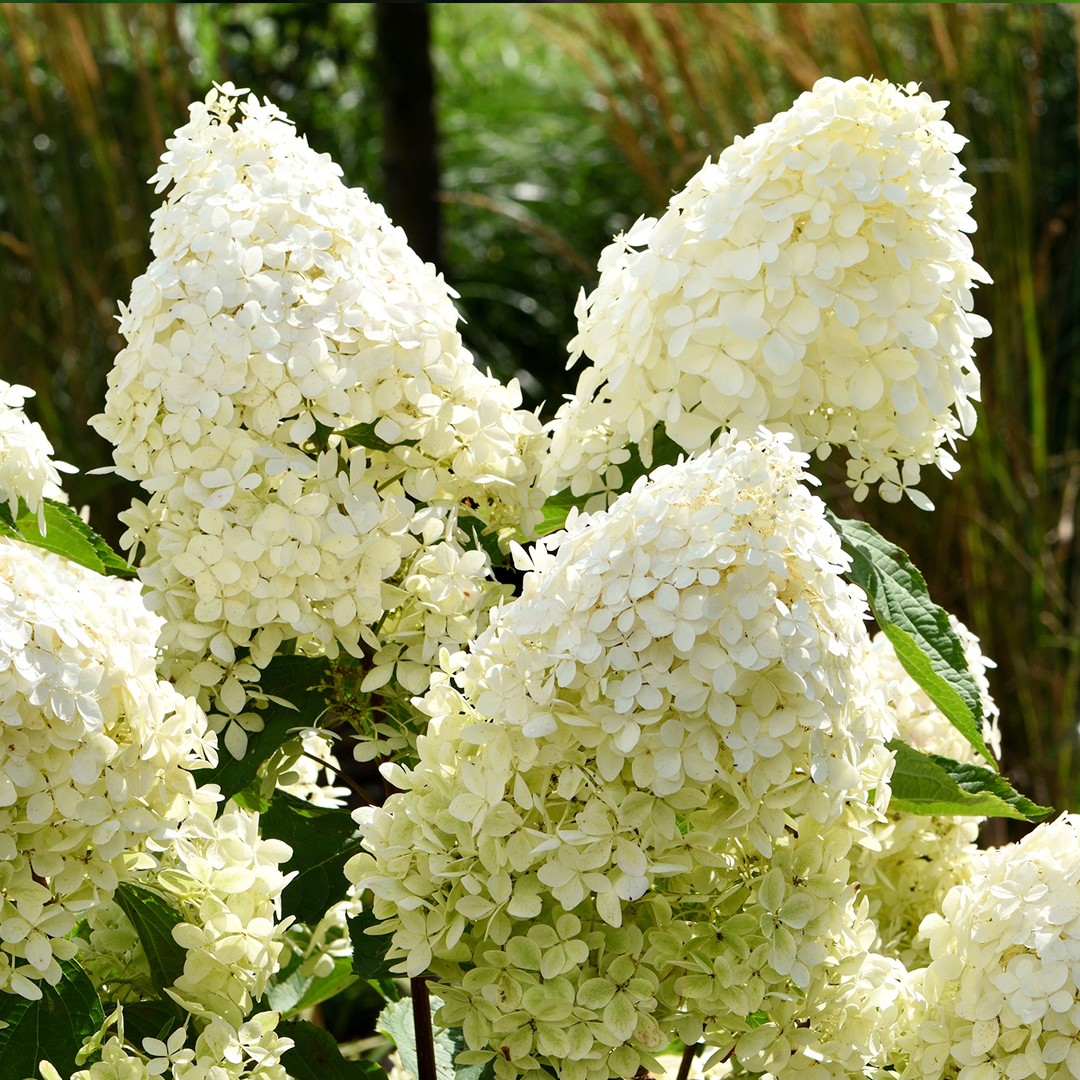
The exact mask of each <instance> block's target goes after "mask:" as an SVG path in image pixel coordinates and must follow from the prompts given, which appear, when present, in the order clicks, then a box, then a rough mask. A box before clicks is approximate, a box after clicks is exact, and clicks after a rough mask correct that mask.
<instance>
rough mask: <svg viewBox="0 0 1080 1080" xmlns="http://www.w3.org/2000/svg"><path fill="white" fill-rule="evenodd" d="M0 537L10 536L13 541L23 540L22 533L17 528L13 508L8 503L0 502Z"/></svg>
mask: <svg viewBox="0 0 1080 1080" xmlns="http://www.w3.org/2000/svg"><path fill="white" fill-rule="evenodd" d="M0 536H10V537H11V539H12V540H21V539H22V533H20V532H19V530H18V529H17V528H16V527H15V519H14V518H13V517H12V516H11V508H10V507H9V506H8V504H7V503H6V502H0Z"/></svg>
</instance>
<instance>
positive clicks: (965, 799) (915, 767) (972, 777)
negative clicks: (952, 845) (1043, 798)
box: [889, 739, 1054, 821]
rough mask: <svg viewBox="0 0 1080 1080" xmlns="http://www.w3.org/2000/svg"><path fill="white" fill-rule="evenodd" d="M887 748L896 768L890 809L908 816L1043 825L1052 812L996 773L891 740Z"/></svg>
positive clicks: (891, 784) (891, 785)
mask: <svg viewBox="0 0 1080 1080" xmlns="http://www.w3.org/2000/svg"><path fill="white" fill-rule="evenodd" d="M889 749H890V750H892V751H893V752H894V753H895V754H896V767H895V768H894V770H893V775H892V779H891V781H890V782H889V786H890V788H891V789H892V797H891V799H890V801H889V808H890V810H900V811H904V812H906V813H909V814H936V815H950V816H952V815H970V816H977V817H1005V818H1014V819H1015V820H1017V821H1042V820H1043V818H1046V817H1049V816H1050V815H1051V814H1052V813H1053V812H1054V811H1053V810H1052V809H1050V808H1048V807H1045V806H1037V805H1036V804H1035V803H1033V802H1032V801H1031V800H1030V799H1028V798H1026V797H1025V796H1023V795H1021V794H1020V793H1019V792H1018V791H1016V789H1015V788H1013V787H1012V785H1011V784H1010V783H1009V782H1008V780H1006V779H1005V778H1004V777H1003V776H1002V775H1001V774H1000V773H996V772H992V771H991V770H990V769H986V768H984V767H983V766H981V765H965V764H963V763H962V762H959V761H953V760H952V759H951V758H946V757H941V756H940V755H938V754H924V753H922V751H920V750H916V749H914V748H913V747H911V746H908V745H907V744H906V743H902V742H900V741H899V740H898V739H894V740H893V741H892V742H890V743H889Z"/></svg>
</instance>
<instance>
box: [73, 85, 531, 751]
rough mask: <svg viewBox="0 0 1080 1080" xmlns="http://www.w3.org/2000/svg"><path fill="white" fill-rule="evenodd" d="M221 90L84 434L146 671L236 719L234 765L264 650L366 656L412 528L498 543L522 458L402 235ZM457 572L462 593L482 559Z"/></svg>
mask: <svg viewBox="0 0 1080 1080" xmlns="http://www.w3.org/2000/svg"><path fill="white" fill-rule="evenodd" d="M242 93H243V92H242V91H238V90H235V89H234V88H233V87H231V86H224V87H220V88H218V89H215V90H214V91H212V92H211V93H210V94H209V95H208V96H207V99H206V101H205V102H202V103H198V104H195V105H193V106H192V107H191V118H190V121H189V123H188V124H187V125H186V126H184V127H182V128H180V129H179V130H178V131H177V132H176V134H175V136H174V137H173V138H172V139H170V140H169V143H168V147H169V149H168V151H167V152H166V154H165V155H164V157H163V159H162V164H161V166H160V168H159V170H158V172H157V173H156V175H155V177H154V178H153V179H154V180H155V181H156V182H157V185H158V190H164V189H165V188H169V187H171V192H170V194H169V196H168V198H167V199H166V201H165V203H164V205H163V206H162V207H161V208H160V209H159V210H158V211H157V212H156V213H155V214H154V224H153V228H152V231H151V247H152V250H153V255H154V259H153V261H152V262H151V264H150V266H149V268H148V270H147V272H146V273H145V274H143V275H142V276H141V277H140V278H138V279H137V280H136V281H135V282H134V284H133V286H132V294H131V299H130V302H129V304H128V305H127V306H124V307H123V308H122V318H121V321H120V329H121V332H122V333H123V334H124V336H125V338H126V339H127V343H128V344H127V347H126V348H125V349H124V350H123V351H122V352H121V353H120V355H119V356H118V357H117V359H116V364H115V366H114V368H113V371H112V372H111V374H110V376H109V391H108V395H107V398H106V405H105V410H104V412H103V413H102V414H101V415H99V416H97V417H95V418H94V419H93V420H92V424H93V425H94V426H95V427H96V429H97V430H98V431H99V432H100V433H101V434H102V435H104V436H105V437H106V438H108V439H109V440H110V441H111V442H112V443H113V444H114V446H115V451H114V459H115V461H116V466H117V470H118V471H119V472H120V473H121V474H122V475H124V476H126V477H128V478H130V479H136V480H138V481H139V482H140V483H141V484H142V485H143V487H144V488H145V489H146V490H147V492H148V493H149V500H148V502H147V503H145V504H143V503H136V504H135V505H134V506H133V507H132V509H131V510H130V512H128V513H126V514H125V515H123V517H124V520H125V522H126V524H127V525H128V532H127V534H126V536H125V538H124V541H123V543H124V545H125V546H126V547H135V546H138V545H141V546H142V547H143V548H144V555H143V558H142V569H141V573H142V577H143V580H144V582H145V583H146V585H147V586H148V600H149V603H150V604H151V606H152V607H153V608H154V609H155V610H157V611H159V612H160V613H161V614H162V616H163V617H164V618H165V619H166V621H167V626H166V630H165V634H164V638H163V645H164V647H165V649H166V652H167V655H168V657H169V659H170V663H169V665H168V668H167V670H168V673H169V674H170V676H171V677H173V678H174V679H175V681H176V683H177V685H178V686H179V687H180V688H181V689H182V690H184V691H185V692H189V693H192V694H197V695H198V696H199V699H200V701H201V702H202V703H203V704H204V705H207V706H208V705H209V704H210V702H211V701H213V704H214V706H215V708H216V709H218V710H220V712H221V714H222V715H223V716H226V717H230V716H232V717H237V718H238V719H239V723H237V724H232V725H231V726H230V727H229V730H228V732H227V734H226V745H227V746H228V747H229V749H230V751H231V752H232V753H234V754H236V755H241V754H243V752H244V749H245V744H246V735H245V731H246V730H256V729H257V728H258V723H259V722H258V719H257V717H254V716H253V715H252V714H250V713H245V711H244V710H245V705H246V699H247V695H246V687H247V686H248V685H250V684H251V683H252V682H254V681H256V680H257V678H258V673H259V671H260V669H261V668H263V667H265V665H266V664H267V663H268V662H269V659H270V658H271V657H272V656H273V655H274V653H275V652H276V651H277V649H278V646H279V645H280V644H281V643H282V642H283V641H289V640H293V639H296V640H297V641H298V642H299V645H300V647H301V648H302V649H305V650H307V651H309V652H310V651H317V652H325V653H326V654H328V655H331V656H333V655H335V654H336V652H337V650H338V649H339V647H340V648H343V649H345V650H346V651H347V652H349V653H351V654H353V655H359V653H360V651H361V649H362V648H364V647H367V649H369V650H375V649H377V648H379V647H380V646H381V645H382V644H384V641H383V640H382V639H381V638H379V637H378V636H376V635H375V634H374V632H373V630H372V627H374V626H375V625H376V624H378V623H379V622H380V620H381V619H383V617H384V616H385V615H387V613H390V614H391V616H392V614H393V610H394V607H395V603H396V601H397V599H398V598H399V597H400V595H401V590H402V589H405V591H407V587H406V586H405V585H404V584H403V581H402V578H403V577H404V576H406V575H407V574H408V573H410V568H411V566H412V562H413V558H414V556H415V555H416V553H417V552H418V551H419V550H420V549H421V548H422V547H423V546H424V545H425V544H429V543H431V541H430V540H429V539H428V538H427V535H426V534H427V533H428V532H429V531H430V530H431V529H435V530H436V531H438V532H439V533H440V535H441V538H442V539H443V540H444V541H445V542H446V543H449V544H451V545H452V546H453V545H455V544H458V543H459V541H460V542H461V543H464V541H465V532H464V531H459V529H458V514H459V512H460V513H461V514H462V515H464V514H466V513H467V514H468V515H469V516H471V517H474V518H476V519H479V522H480V527H481V528H483V527H484V526H487V527H489V528H491V529H494V530H496V531H497V532H498V533H499V535H500V537H502V538H503V539H504V540H506V539H507V538H508V537H509V536H510V535H511V534H513V533H514V531H515V530H516V529H517V528H519V527H521V528H524V529H525V530H528V529H529V528H531V527H532V525H533V524H534V523H535V522H536V521H537V520H538V518H539V503H540V502H541V501H542V495H541V493H540V492H539V491H538V490H537V489H536V488H535V485H534V479H535V476H536V473H537V471H538V468H539V455H540V452H541V448H542V444H543V435H542V431H541V428H540V424H539V422H538V420H537V419H536V417H535V416H534V415H533V414H531V413H528V412H525V411H523V410H521V409H520V408H519V407H518V406H520V404H521V395H520V391H519V389H518V387H517V386H516V385H514V384H511V385H510V386H502V385H501V384H499V383H498V382H497V381H496V380H494V379H493V378H491V377H490V376H486V375H483V374H481V373H480V372H479V371H478V370H477V369H476V368H475V367H474V366H473V362H472V358H471V356H470V355H469V353H468V352H467V351H466V350H465V349H464V348H463V346H462V342H461V338H460V335H459V333H458V331H457V328H456V323H457V313H456V311H455V309H454V306H453V303H452V299H451V298H452V295H453V294H452V292H451V290H450V289H449V288H448V287H447V285H446V284H445V282H444V281H443V280H442V278H441V277H440V276H438V275H437V274H436V273H435V270H434V268H433V267H432V266H431V265H429V264H424V263H423V262H421V260H420V259H419V257H418V256H417V255H416V254H415V253H414V252H413V251H412V250H411V249H410V248H409V246H408V244H407V242H406V239H405V235H404V233H403V232H402V231H401V230H400V229H397V228H395V227H394V226H393V225H392V224H391V223H390V221H389V219H388V218H387V216H386V214H385V212H384V211H383V210H382V208H381V207H379V206H377V205H375V204H373V203H371V202H369V201H368V199H367V196H366V195H365V194H364V193H363V192H362V191H360V190H357V189H350V188H347V187H345V185H344V184H343V183H342V182H341V171H340V169H339V168H338V167H337V166H336V165H335V164H334V163H333V162H332V161H331V160H330V159H329V158H328V157H327V156H326V155H320V154H317V153H315V151H313V150H312V149H311V148H310V147H309V146H308V145H307V143H306V141H305V140H304V139H303V138H302V137H300V136H299V135H297V134H296V132H295V131H294V129H293V127H292V126H291V124H290V123H289V122H288V120H287V118H286V117H285V116H284V115H283V114H282V113H281V112H280V111H279V110H278V109H276V108H275V107H274V106H273V105H271V104H269V103H268V102H267V103H264V104H260V103H259V102H258V100H257V99H256V98H254V97H249V98H247V99H246V100H243V101H239V100H238V98H239V96H240V95H241V94H242ZM346 431H349V432H351V433H350V434H348V435H346V434H342V433H343V432H346ZM465 562H466V563H467V564H468V573H469V574H471V575H473V589H474V591H478V592H479V591H483V589H484V588H485V587H486V584H485V578H486V574H487V572H488V567H487V563H486V560H484V559H482V558H479V559H471V558H468V557H466V558H465ZM462 565H463V564H462V562H461V559H460V558H459V562H458V565H457V566H456V567H455V568H454V569H453V570H452V571H448V573H449V576H450V577H452V578H455V579H456V577H457V576H459V575H460V572H461V571H462ZM435 592H438V589H436V590H435ZM440 602H441V601H440ZM444 625H445V620H443V621H440V620H433V621H429V623H428V624H427V625H426V628H425V630H424V632H430V633H432V634H435V635H437V634H438V633H439V632H440V628H441V627H443V626H444ZM459 640H460V639H459V638H458V637H455V636H453V635H451V637H450V639H449V642H448V644H451V645H456V644H457V643H458V642H459ZM439 644H443V642H442V641H439V640H436V641H435V642H434V643H433V645H432V647H423V648H420V649H419V650H418V651H419V653H421V654H427V653H431V652H432V651H433V649H437V646H438V645H439ZM413 662H420V663H425V662H426V661H415V658H414V657H412V656H410V657H409V658H408V663H413ZM414 674H415V673H414ZM413 681H414V682H415V683H416V685H417V686H419V685H420V683H421V681H422V680H421V679H420V678H419V676H416V677H415V678H414V680H413ZM420 688H421V689H422V688H423V687H420ZM215 722H217V723H220V721H215Z"/></svg>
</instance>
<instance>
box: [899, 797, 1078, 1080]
mask: <svg viewBox="0 0 1080 1080" xmlns="http://www.w3.org/2000/svg"><path fill="white" fill-rule="evenodd" d="M922 933H923V935H924V936H925V937H926V938H927V939H928V940H929V944H930V963H929V966H928V967H927V968H926V969H925V970H919V971H916V972H914V973H913V975H912V977H911V980H910V981H911V984H912V996H913V1004H912V1006H911V1008H910V1011H909V1012H908V1014H907V1016H906V1018H905V1020H904V1022H903V1025H902V1027H903V1033H902V1037H901V1040H900V1051H901V1054H902V1055H903V1059H902V1060H906V1067H905V1068H904V1069H903V1070H902V1072H901V1075H902V1076H903V1077H904V1078H905V1080H938V1078H939V1077H948V1078H950V1080H952V1078H954V1077H955V1078H957V1080H980V1078H991V1077H1009V1078H1014V1077H1015V1078H1018V1080H1022V1078H1025V1077H1031V1076H1035V1077H1039V1078H1040V1080H1043V1078H1046V1080H1051V1078H1052V1080H1066V1078H1074V1077H1076V1076H1078V1075H1080V1049H1078V1047H1080V978H1078V976H1077V951H1078V944H1077V943H1078V942H1080V817H1077V816H1076V815H1075V814H1066V815H1064V816H1062V817H1060V818H1058V819H1057V820H1056V821H1054V822H1053V823H1051V824H1046V825H1040V826H1039V827H1038V828H1036V829H1035V830H1034V831H1033V832H1031V833H1029V834H1028V835H1027V836H1025V837H1024V838H1023V839H1022V840H1021V841H1019V842H1018V843H1015V844H1008V845H1006V846H1004V847H1001V848H995V849H992V850H990V851H985V852H981V853H980V855H979V860H978V863H977V865H976V866H975V867H974V869H973V871H972V873H971V874H970V877H969V880H968V881H966V882H964V883H961V884H958V885H956V886H954V887H953V888H952V889H950V890H949V892H948V893H947V894H946V896H945V898H944V901H943V902H942V906H941V911H940V913H935V914H931V915H929V916H927V918H926V920H925V921H924V923H923V925H922Z"/></svg>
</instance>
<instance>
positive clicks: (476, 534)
mask: <svg viewBox="0 0 1080 1080" xmlns="http://www.w3.org/2000/svg"><path fill="white" fill-rule="evenodd" d="M458 527H459V528H460V529H461V530H462V531H463V532H464V533H465V535H466V536H467V537H468V539H469V541H471V543H469V544H467V545H466V546H467V547H472V548H474V549H475V550H477V551H486V552H487V556H488V558H489V559H490V560H491V565H492V566H502V565H503V563H505V562H506V555H504V554H503V551H502V549H501V548H500V547H499V539H498V537H497V536H496V535H495V534H494V533H493V532H490V531H488V527H487V525H486V524H485V523H484V522H483V521H481V519H480V518H478V517H474V516H473V515H472V514H460V515H459V516H458Z"/></svg>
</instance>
